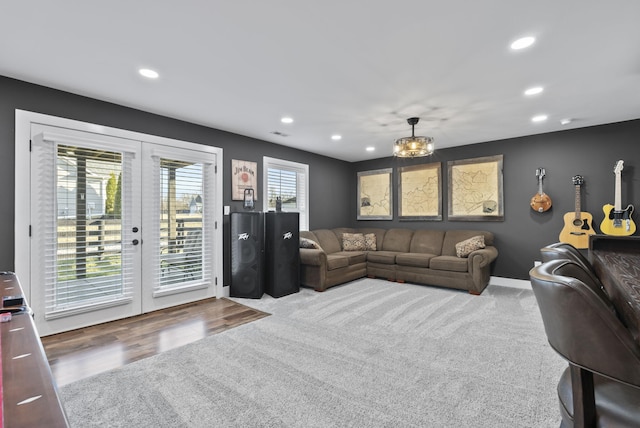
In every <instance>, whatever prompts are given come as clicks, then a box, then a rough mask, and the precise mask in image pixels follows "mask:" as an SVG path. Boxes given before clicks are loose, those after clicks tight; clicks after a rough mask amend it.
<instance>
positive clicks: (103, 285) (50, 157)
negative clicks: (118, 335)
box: [32, 135, 133, 319]
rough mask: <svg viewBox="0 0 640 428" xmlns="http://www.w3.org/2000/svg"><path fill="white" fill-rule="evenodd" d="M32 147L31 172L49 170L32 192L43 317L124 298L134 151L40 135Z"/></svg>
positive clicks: (129, 283)
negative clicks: (43, 308)
mask: <svg viewBox="0 0 640 428" xmlns="http://www.w3.org/2000/svg"><path fill="white" fill-rule="evenodd" d="M32 150H33V156H34V160H35V161H36V163H37V165H38V174H42V176H43V177H45V178H46V177H48V179H46V180H43V181H41V182H44V183H47V184H46V185H45V186H42V187H40V188H39V189H38V191H37V192H36V194H35V195H32V201H33V202H34V205H35V207H37V208H36V209H37V213H38V215H37V220H36V224H35V225H34V229H35V230H34V231H35V232H36V234H37V235H38V239H39V240H40V243H41V248H42V249H41V254H40V256H41V258H40V261H41V262H42V264H43V267H44V269H43V274H42V275H43V277H42V278H43V282H44V290H45V299H44V300H45V318H47V319H51V318H57V317H61V316H66V315H71V314H75V313H79V312H85V311H90V310H94V309H96V307H102V306H112V305H116V304H121V303H125V302H129V301H130V300H131V296H132V287H133V270H132V269H133V267H132V263H131V257H128V252H129V251H131V249H130V246H127V245H123V242H130V240H128V236H127V235H128V234H127V230H130V229H131V227H132V225H131V221H130V213H131V209H132V198H131V195H130V192H129V191H127V190H126V189H127V183H129V182H130V180H131V169H132V164H131V160H132V157H133V155H132V154H131V153H127V152H119V151H108V150H104V149H103V148H100V147H99V144H96V143H95V142H93V143H87V145H86V146H84V145H82V144H81V142H80V143H79V142H78V141H64V137H62V138H61V137H56V136H47V135H43V136H42V138H38V139H36V140H35V141H34V142H33V149H32Z"/></svg>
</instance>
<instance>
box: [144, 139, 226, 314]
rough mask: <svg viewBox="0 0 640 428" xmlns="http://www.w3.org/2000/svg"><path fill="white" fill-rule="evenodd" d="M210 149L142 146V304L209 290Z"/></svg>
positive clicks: (163, 303) (158, 304)
mask: <svg viewBox="0 0 640 428" xmlns="http://www.w3.org/2000/svg"><path fill="white" fill-rule="evenodd" d="M215 163H216V155H215V154H213V153H208V152H205V151H199V150H193V149H189V148H179V147H170V146H165V145H158V144H145V145H144V146H143V169H145V171H147V172H145V175H144V176H143V187H144V189H145V192H144V194H143V196H142V211H143V220H144V224H145V228H144V233H143V238H144V246H143V252H144V254H143V258H144V264H143V277H144V278H145V281H144V284H143V291H142V299H143V303H142V310H143V312H148V311H151V310H156V309H160V308H166V307H169V306H173V305H176V304H181V303H185V302H187V301H193V300H197V299H202V298H206V297H210V296H213V295H215V292H216V288H215V283H214V280H213V277H214V259H215V257H214V245H215V236H216V234H215V209H214V207H215V196H216V190H215V189H216V184H217V183H216V174H215Z"/></svg>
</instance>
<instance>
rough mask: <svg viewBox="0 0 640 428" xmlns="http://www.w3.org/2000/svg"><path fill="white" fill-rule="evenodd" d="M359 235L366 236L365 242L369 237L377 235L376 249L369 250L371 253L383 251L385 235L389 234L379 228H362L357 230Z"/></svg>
mask: <svg viewBox="0 0 640 428" xmlns="http://www.w3.org/2000/svg"><path fill="white" fill-rule="evenodd" d="M357 230H358V232H359V233H362V234H363V235H364V236H365V240H366V237H367V235H370V234H372V233H373V234H374V235H376V248H374V249H369V248H368V249H367V250H369V251H376V250H382V243H383V242H384V235H385V233H387V230H386V229H381V228H379V227H361V228H359V229H357Z"/></svg>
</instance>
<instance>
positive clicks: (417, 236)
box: [300, 228, 498, 294]
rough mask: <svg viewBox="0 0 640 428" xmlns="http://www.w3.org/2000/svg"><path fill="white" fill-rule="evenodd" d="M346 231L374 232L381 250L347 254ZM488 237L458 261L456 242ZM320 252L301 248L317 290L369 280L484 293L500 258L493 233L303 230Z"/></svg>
mask: <svg viewBox="0 0 640 428" xmlns="http://www.w3.org/2000/svg"><path fill="white" fill-rule="evenodd" d="M344 233H358V234H363V235H366V234H375V236H376V250H375V251H373V250H363V251H345V250H344V247H343V234H344ZM478 235H482V236H483V237H484V244H485V247H484V248H481V249H477V250H474V251H472V252H471V253H470V254H468V256H465V257H458V255H457V254H456V244H458V243H460V242H462V241H465V240H467V239H469V238H472V237H474V236H478ZM300 237H301V238H306V239H309V240H312V241H314V242H315V243H317V244H318V245H319V247H320V248H319V249H316V248H300V262H301V269H300V270H301V284H302V285H304V286H307V287H312V288H314V289H315V290H316V291H324V290H326V289H327V288H329V287H332V286H334V285H338V284H343V283H345V282H349V281H353V280H354V279H358V278H362V277H365V276H369V277H380V278H386V279H389V280H391V281H398V282H405V281H406V282H412V283H418V284H429V285H437V286H442V287H449V288H456V289H459V290H467V291H469V293H471V294H480V293H482V291H483V290H484V289H485V288H486V286H487V285H488V284H489V277H490V268H491V263H492V262H493V261H494V260H495V259H496V258H497V257H498V250H497V249H496V248H495V247H494V246H493V234H492V233H491V232H486V231H480V230H412V229H403V228H397V229H389V230H386V229H378V228H359V229H351V228H336V229H319V230H314V231H301V232H300Z"/></svg>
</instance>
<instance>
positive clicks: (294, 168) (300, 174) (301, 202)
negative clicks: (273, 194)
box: [262, 156, 309, 230]
mask: <svg viewBox="0 0 640 428" xmlns="http://www.w3.org/2000/svg"><path fill="white" fill-rule="evenodd" d="M269 168H272V169H281V170H284V171H291V172H295V173H296V175H297V180H296V201H297V202H298V209H297V210H283V211H288V212H299V213H300V230H309V165H308V164H304V163H299V162H292V161H288V160H284V159H277V158H272V157H268V156H263V158H262V207H263V211H264V212H267V211H269V210H273V209H272V208H269Z"/></svg>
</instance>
